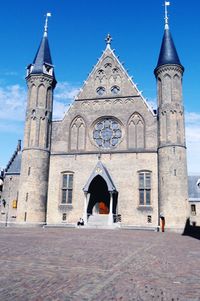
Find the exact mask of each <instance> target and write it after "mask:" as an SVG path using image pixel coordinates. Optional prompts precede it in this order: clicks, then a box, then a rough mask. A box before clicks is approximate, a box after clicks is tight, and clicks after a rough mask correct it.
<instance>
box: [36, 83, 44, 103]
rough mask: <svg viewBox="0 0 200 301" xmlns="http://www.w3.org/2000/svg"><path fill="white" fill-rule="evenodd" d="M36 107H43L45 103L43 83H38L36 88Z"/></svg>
mask: <svg viewBox="0 0 200 301" xmlns="http://www.w3.org/2000/svg"><path fill="white" fill-rule="evenodd" d="M37 103H38V107H41V108H44V107H45V105H46V89H45V86H44V85H40V86H39V88H38V100H37Z"/></svg>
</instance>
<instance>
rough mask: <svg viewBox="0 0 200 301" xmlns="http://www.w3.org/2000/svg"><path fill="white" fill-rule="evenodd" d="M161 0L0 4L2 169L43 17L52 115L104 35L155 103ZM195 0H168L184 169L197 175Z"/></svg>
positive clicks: (199, 21)
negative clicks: (51, 71)
mask: <svg viewBox="0 0 200 301" xmlns="http://www.w3.org/2000/svg"><path fill="white" fill-rule="evenodd" d="M163 3H164V1H162V0H154V1H147V0H143V1H138V0H123V1H122V0H118V1H116V0H109V1H108V0H101V1H94V0H73V1H72V0H71V1H68V0H56V1H55V0H42V1H41V0H34V1H33V2H31V1H27V0H26V1H25V0H20V1H17V0H13V1H3V3H2V4H1V18H0V28H1V47H0V58H1V59H0V106H1V110H0V135H1V149H0V168H3V167H5V166H6V164H7V162H8V161H9V159H10V157H11V155H12V153H13V152H14V150H15V147H16V145H17V140H18V139H23V125H24V124H23V121H24V114H25V108H26V103H25V102H26V82H25V73H26V70H25V68H26V66H27V65H28V64H29V63H31V62H32V61H33V58H34V56H35V53H36V51H37V48H38V46H39V43H40V40H41V38H42V35H43V28H44V20H45V17H44V15H45V14H46V12H51V13H52V17H51V18H50V20H49V34H48V37H49V43H50V48H51V54H52V59H53V63H54V65H55V73H56V78H57V81H58V85H57V88H56V90H55V101H54V118H61V117H62V116H63V113H64V111H66V110H67V107H68V105H69V103H70V102H71V101H72V99H73V97H74V95H75V94H76V93H77V91H78V89H79V88H80V87H81V86H82V84H83V81H84V80H86V78H87V75H88V73H89V72H90V71H91V69H92V67H93V65H95V64H96V63H97V59H98V58H99V57H100V56H101V54H102V51H103V50H104V49H105V41H104V40H105V36H106V35H107V33H108V32H109V33H110V34H111V35H112V37H113V41H112V48H114V49H115V50H116V52H115V53H116V54H117V55H119V59H120V61H121V62H124V66H125V68H126V69H128V73H129V75H131V76H133V81H134V82H135V83H137V84H138V88H139V90H142V91H143V96H144V97H145V98H147V99H148V100H149V101H150V102H151V103H154V104H155V103H156V81H155V78H154V74H153V70H154V68H155V66H156V63H157V59H158V55H159V50H160V45H161V40H162V36H163V30H164V7H163ZM199 10H200V2H199V1H197V0H191V1H185V0H182V1H171V6H170V7H169V23H170V30H171V33H172V36H173V39H174V42H175V45H176V48H177V51H178V53H179V57H180V60H181V62H182V64H183V65H184V67H185V73H184V80H183V93H184V104H185V112H186V137H187V147H188V170H189V172H190V173H191V172H200V163H199V162H200V160H199V150H200V106H199V101H200V89H199V84H200V18H199Z"/></svg>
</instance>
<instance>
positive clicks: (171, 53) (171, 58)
mask: <svg viewBox="0 0 200 301" xmlns="http://www.w3.org/2000/svg"><path fill="white" fill-rule="evenodd" d="M166 64H170V65H174V64H175V65H180V66H182V65H181V62H180V60H179V57H178V54H177V51H176V47H175V45H174V42H173V39H172V36H171V33H170V31H169V29H165V31H164V36H163V40H162V45H161V49H160V55H159V58H158V64H157V67H156V68H158V67H160V66H162V65H166Z"/></svg>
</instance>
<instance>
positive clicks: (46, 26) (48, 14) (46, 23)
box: [44, 13, 51, 37]
mask: <svg viewBox="0 0 200 301" xmlns="http://www.w3.org/2000/svg"><path fill="white" fill-rule="evenodd" d="M49 17H51V13H47V14H46V20H45V25H44V37H47V30H48V18H49Z"/></svg>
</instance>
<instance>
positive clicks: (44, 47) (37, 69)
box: [29, 13, 53, 74]
mask: <svg viewBox="0 0 200 301" xmlns="http://www.w3.org/2000/svg"><path fill="white" fill-rule="evenodd" d="M50 16H51V13H47V14H46V19H45V26H44V34H43V38H42V40H41V43H40V46H39V48H38V51H37V53H36V56H35V58H34V60H33V64H32V65H31V67H30V70H29V71H30V73H31V74H40V73H46V72H44V68H43V67H44V65H46V66H47V68H46V69H47V71H48V70H50V69H52V67H53V64H52V59H51V53H50V48H49V42H48V37H47V33H48V18H49V17H50Z"/></svg>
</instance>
